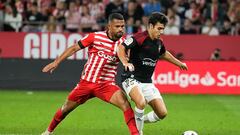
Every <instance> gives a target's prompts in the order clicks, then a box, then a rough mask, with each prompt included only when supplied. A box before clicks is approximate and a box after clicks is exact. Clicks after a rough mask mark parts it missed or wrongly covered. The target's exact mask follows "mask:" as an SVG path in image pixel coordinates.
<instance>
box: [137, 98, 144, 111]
mask: <svg viewBox="0 0 240 135" xmlns="http://www.w3.org/2000/svg"><path fill="white" fill-rule="evenodd" d="M136 106H137V108H139V109H144V108H145V107H146V101H145V100H144V99H143V100H139V101H137V102H136Z"/></svg>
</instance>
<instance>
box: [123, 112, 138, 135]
mask: <svg viewBox="0 0 240 135" xmlns="http://www.w3.org/2000/svg"><path fill="white" fill-rule="evenodd" d="M124 118H125V122H126V124H127V125H128V129H129V131H130V133H131V135H139V133H138V130H137V127H136V122H135V118H134V112H133V110H132V108H128V109H127V110H126V111H125V112H124Z"/></svg>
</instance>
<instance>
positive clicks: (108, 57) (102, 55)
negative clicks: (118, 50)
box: [98, 51, 117, 61]
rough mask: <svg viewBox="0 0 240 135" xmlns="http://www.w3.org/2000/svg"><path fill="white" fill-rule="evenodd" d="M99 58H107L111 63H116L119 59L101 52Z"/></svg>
mask: <svg viewBox="0 0 240 135" xmlns="http://www.w3.org/2000/svg"><path fill="white" fill-rule="evenodd" d="M98 56H99V57H101V58H105V59H107V60H110V61H116V60H117V57H115V56H111V55H108V54H105V53H104V51H99V52H98Z"/></svg>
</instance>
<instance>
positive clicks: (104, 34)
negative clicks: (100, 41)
mask: <svg viewBox="0 0 240 135" xmlns="http://www.w3.org/2000/svg"><path fill="white" fill-rule="evenodd" d="M93 34H94V35H103V36H107V32H106V31H96V32H93Z"/></svg>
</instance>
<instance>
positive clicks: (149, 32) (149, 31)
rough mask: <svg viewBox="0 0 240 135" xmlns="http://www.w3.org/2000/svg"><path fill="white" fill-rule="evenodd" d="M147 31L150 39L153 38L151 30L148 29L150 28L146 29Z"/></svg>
mask: <svg viewBox="0 0 240 135" xmlns="http://www.w3.org/2000/svg"><path fill="white" fill-rule="evenodd" d="M147 32H148V35H149V37H150V38H151V39H152V40H154V38H153V35H152V33H151V30H150V29H147Z"/></svg>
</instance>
